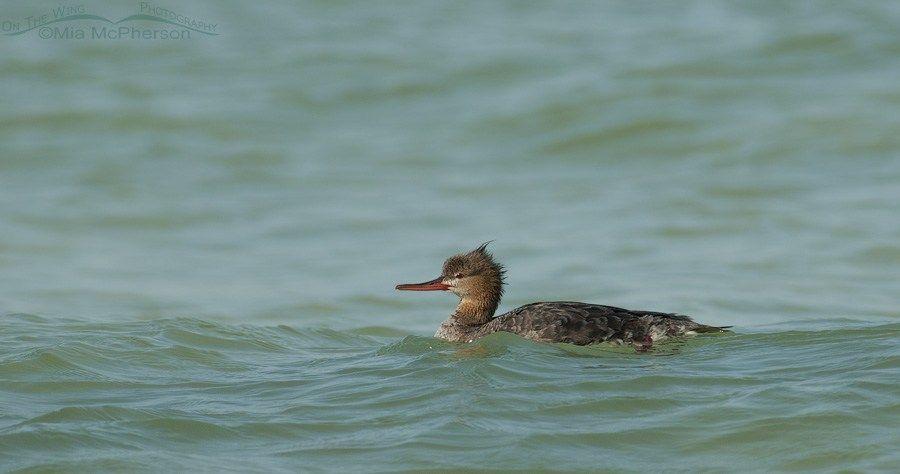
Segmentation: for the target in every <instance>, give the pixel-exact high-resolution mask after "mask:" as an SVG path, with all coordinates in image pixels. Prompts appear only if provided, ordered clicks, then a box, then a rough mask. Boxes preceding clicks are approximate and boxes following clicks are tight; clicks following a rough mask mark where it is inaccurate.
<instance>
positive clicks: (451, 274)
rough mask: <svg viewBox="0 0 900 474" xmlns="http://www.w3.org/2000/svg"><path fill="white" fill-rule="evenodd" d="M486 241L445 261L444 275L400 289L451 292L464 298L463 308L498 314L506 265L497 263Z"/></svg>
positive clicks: (405, 285) (461, 304)
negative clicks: (496, 312)
mask: <svg viewBox="0 0 900 474" xmlns="http://www.w3.org/2000/svg"><path fill="white" fill-rule="evenodd" d="M489 243H490V241H489V242H485V243H483V244H481V245H480V246H478V248H476V249H475V250H472V251H470V252H466V253H460V254H456V255H454V256H452V257H450V258H448V259H447V260H445V261H444V267H443V270H442V271H441V276H439V277H437V278H435V279H434V280H431V281H426V282H423V283H406V284H403V285H397V289H398V290H407V291H449V292H452V293H455V294H456V295H457V296H459V298H460V307H459V308H458V311H457V312H459V309H460V308H463V307H464V306H468V307H471V308H477V309H478V312H479V313H489V314H488V316H487V317H488V318H490V317H491V316H493V315H494V311H496V310H497V305H499V304H500V298H501V297H502V296H503V279H504V275H505V270H504V269H503V265H500V264H499V263H497V262H495V261H494V257H493V255H491V254H490V252H488V251H487V245H488V244H489Z"/></svg>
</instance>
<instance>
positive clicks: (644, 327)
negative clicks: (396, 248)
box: [397, 244, 726, 347]
mask: <svg viewBox="0 0 900 474" xmlns="http://www.w3.org/2000/svg"><path fill="white" fill-rule="evenodd" d="M486 245H487V244H484V245H482V246H480V247H478V248H476V249H475V250H473V251H471V252H468V253H464V254H458V255H454V256H452V257H450V258H449V259H447V261H446V262H445V263H444V268H443V271H442V272H441V276H440V277H438V278H436V279H434V280H431V281H428V282H425V283H413V284H404V285H397V289H398V290H408V291H451V292H453V293H455V294H457V295H458V296H459V297H460V301H459V304H458V305H457V307H456V311H454V312H453V314H451V315H450V317H449V318H447V320H445V321H444V322H443V323H442V324H441V326H440V327H439V328H438V330H437V332H436V333H435V335H434V337H437V338H440V339H445V340H448V341H452V342H471V341H473V340H475V339H478V338H481V337H484V336H486V335H488V334H492V333H495V332H510V333H513V334H518V335H519V336H522V337H524V338H526V339H531V340H534V341H538V342H564V343H570V344H577V345H587V344H593V343H598V342H616V343H624V344H635V345H640V346H641V347H646V346H648V345H650V344H652V343H653V342H655V341H659V340H661V339H665V338H668V337H674V336H682V335H688V334H695V333H706V332H722V331H724V330H725V329H726V327H716V326H707V325H704V324H700V323H697V322H694V321H693V320H692V319H691V318H690V317H688V316H684V315H680V314H675V313H661V312H656V311H635V310H628V309H624V308H617V307H615V306H605V305H599V304H591V303H579V302H572V301H551V302H540V303H531V304H527V305H525V306H520V307H518V308H516V309H514V310H512V311H509V312H507V313H504V314H501V315H499V316H494V312H495V311H496V309H497V306H498V305H499V303H500V298H501V296H502V294H503V276H504V272H505V271H504V269H503V267H502V266H501V265H500V264H498V263H497V262H495V261H494V259H493V256H492V255H491V254H490V253H488V252H487V250H486Z"/></svg>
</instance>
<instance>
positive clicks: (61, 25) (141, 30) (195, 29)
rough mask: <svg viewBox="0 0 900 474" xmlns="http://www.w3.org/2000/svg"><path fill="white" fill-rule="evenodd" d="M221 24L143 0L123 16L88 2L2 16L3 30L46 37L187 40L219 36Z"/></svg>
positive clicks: (50, 38) (47, 38)
mask: <svg viewBox="0 0 900 474" xmlns="http://www.w3.org/2000/svg"><path fill="white" fill-rule="evenodd" d="M218 26H219V25H218V24H216V23H213V22H210V21H207V20H205V19H201V18H198V17H196V16H191V15H186V14H184V13H182V12H179V11H175V10H171V9H168V8H164V7H161V6H158V5H155V4H153V3H150V2H140V3H139V4H138V12H137V13H133V14H131V15H126V16H124V17H121V18H119V19H111V18H107V17H106V16H103V15H98V14H96V13H95V12H92V11H89V10H88V9H87V8H85V6H84V5H60V6H57V7H54V8H51V9H49V10H45V11H43V12H42V13H40V14H37V15H32V16H26V17H22V18H3V17H0V34H2V35H5V36H22V35H25V36H28V35H33V36H35V37H37V38H40V39H45V40H186V39H191V38H192V37H198V36H218V35H219V32H218V30H217V28H218Z"/></svg>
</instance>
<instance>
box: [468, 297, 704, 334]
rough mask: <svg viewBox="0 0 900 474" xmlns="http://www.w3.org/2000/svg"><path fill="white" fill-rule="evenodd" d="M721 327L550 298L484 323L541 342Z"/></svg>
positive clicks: (494, 329)
mask: <svg viewBox="0 0 900 474" xmlns="http://www.w3.org/2000/svg"><path fill="white" fill-rule="evenodd" d="M721 330H722V329H721V328H716V327H713V326H705V325H702V324H698V323H695V322H694V321H693V320H691V318H689V317H687V316H684V315H680V314H674V313H660V312H656V311H635V310H628V309H624V308H617V307H615V306H606V305H599V304H590V303H579V302H572V301H549V302H540V303H531V304H527V305H525V306H520V307H518V308H516V309H514V310H512V311H510V312H508V313H505V314H502V315H500V316H497V317H496V318H494V319H493V320H491V321H490V322H488V323H487V324H485V325H484V331H485V333H490V332H497V331H506V332H511V333H515V334H518V335H520V336H522V337H525V338H528V339H533V340H535V341H541V342H568V343H571V344H578V345H585V344H591V343H594V342H604V341H617V342H625V343H629V342H641V341H645V340H653V341H656V340H659V339H662V338H665V337H672V336H678V335H682V334H685V333H688V332H691V331H696V332H714V331H721Z"/></svg>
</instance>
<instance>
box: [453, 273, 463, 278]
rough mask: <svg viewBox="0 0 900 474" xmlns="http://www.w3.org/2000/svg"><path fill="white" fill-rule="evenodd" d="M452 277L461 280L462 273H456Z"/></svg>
mask: <svg viewBox="0 0 900 474" xmlns="http://www.w3.org/2000/svg"><path fill="white" fill-rule="evenodd" d="M454 277H456V278H462V273H457V274H456V275H454Z"/></svg>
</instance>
